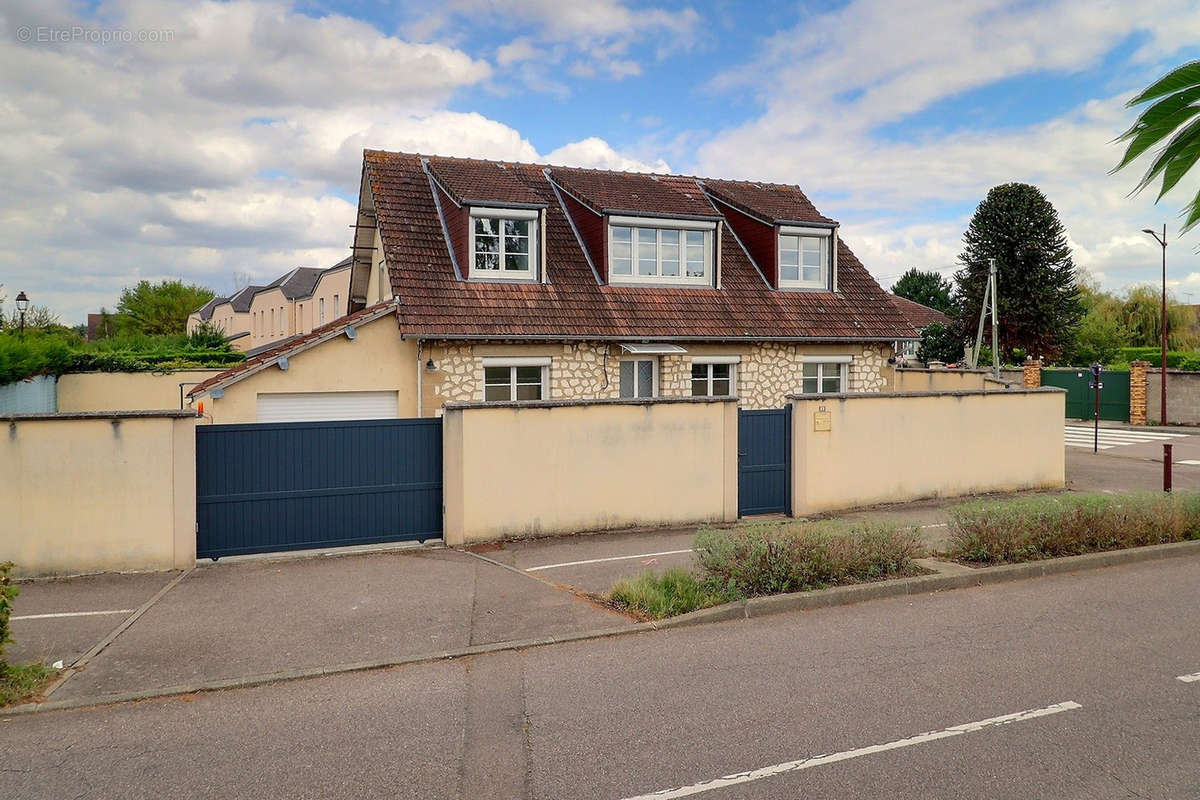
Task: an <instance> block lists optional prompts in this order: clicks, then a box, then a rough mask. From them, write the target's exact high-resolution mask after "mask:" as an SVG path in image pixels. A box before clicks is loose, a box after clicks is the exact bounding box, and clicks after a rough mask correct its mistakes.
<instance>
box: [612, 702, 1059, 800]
mask: <svg viewBox="0 0 1200 800" xmlns="http://www.w3.org/2000/svg"><path fill="white" fill-rule="evenodd" d="M1077 708H1082V706H1081V705H1079V703H1076V702H1074V701H1071V700H1068V701H1066V702H1063V703H1055V704H1054V705H1052V706H1046V707H1045V708H1034V709H1030V710H1029V711H1019V712H1017V713H1016V714H1005V715H1004V716H1002V717H992V718H991V719H984V720H980V721H979V722H967V723H965V724H963V725H955V726H954V727H952V728H943V729H942V730H940V731H930V732H928V733H921V734H917V735H916V736H910V737H909V738H907V739H897V740H896V741H894V742H888V743H887V744H874V745H871V746H870V747H860V748H858V749H857V750H845V751H843V752H841V753H833V754H832V755H820V756H811V757H809V758H802V759H800V760H798V761H786V762H784V763H782V764H775V765H773V766H770V767H761V768H759V769H755V770H750V771H749V772H737V773H734V774H732V775H725V776H724V777H721V778H714V779H713V780H709V781H704V782H702V783H694V784H692V785H690V786H679V787H677V788H674V789H661V790H659V791H657V792H651V793H650V794H639V795H637V796H636V797H629V798H626V800H667V799H668V798H675V797H688V796H690V795H694V794H700V793H701V792H708V791H712V790H713V789H723V788H725V787H727V786H737V785H739V784H742V783H750V782H752V781H759V780H762V779H763V778H771V777H774V776H776V775H783V774H785V773H788V772H796V771H798V770H802V769H811V768H813V767H820V766H822V765H824V764H835V763H837V762H839V761H848V760H849V759H852V758H858V757H860V756H869V755H873V754H875V753H884V752H887V751H888V750H899V749H900V748H902V747H911V746H913V745H915V744H924V743H925V742H935V741H937V740H938V739H949V738H950V737H952V736H961V735H963V734H964V733H975V732H976V731H981V730H983V729H985V728H993V727H996V726H999V725H1009V724H1011V723H1014V722H1025V721H1026V720H1031V719H1037V718H1038V717H1048V716H1050V715H1051V714H1059V713H1062V712H1063V711H1072V710H1074V709H1077Z"/></svg>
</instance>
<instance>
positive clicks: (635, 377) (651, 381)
mask: <svg viewBox="0 0 1200 800" xmlns="http://www.w3.org/2000/svg"><path fill="white" fill-rule="evenodd" d="M620 384H621V390H620V394H621V397H623V398H642V397H658V359H657V358H625V359H622V360H621V379H620Z"/></svg>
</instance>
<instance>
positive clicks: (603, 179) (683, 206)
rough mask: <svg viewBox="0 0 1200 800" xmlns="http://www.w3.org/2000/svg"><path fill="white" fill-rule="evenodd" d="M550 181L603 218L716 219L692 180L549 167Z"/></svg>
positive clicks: (678, 177) (675, 176)
mask: <svg viewBox="0 0 1200 800" xmlns="http://www.w3.org/2000/svg"><path fill="white" fill-rule="evenodd" d="M526 169H527V170H528V169H529V167H528V166H526ZM550 177H551V178H553V179H554V182H555V183H557V184H559V185H560V186H562V187H563V188H564V189H566V190H567V191H568V192H570V193H571V194H573V195H575V197H576V198H578V199H579V200H580V201H581V202H583V203H584V204H585V205H587V206H589V207H590V208H592V209H593V210H595V211H600V212H603V213H606V214H607V213H619V212H621V211H632V212H636V213H639V214H654V215H657V216H668V217H669V216H675V215H679V214H686V215H688V216H700V217H716V216H719V215H718V214H717V212H716V210H715V209H714V208H713V207H712V204H711V203H709V202H708V199H707V198H705V196H704V192H702V191H701V190H700V187H699V186H698V185H697V184H696V181H695V179H694V178H686V177H683V176H680V175H650V174H646V173H640V172H609V171H606V170H599V169H575V168H570V167H551V168H550Z"/></svg>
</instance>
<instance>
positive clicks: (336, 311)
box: [333, 294, 342, 319]
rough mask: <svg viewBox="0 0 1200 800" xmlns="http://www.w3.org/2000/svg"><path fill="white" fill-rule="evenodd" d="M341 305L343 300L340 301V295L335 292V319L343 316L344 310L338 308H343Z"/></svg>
mask: <svg viewBox="0 0 1200 800" xmlns="http://www.w3.org/2000/svg"><path fill="white" fill-rule="evenodd" d="M341 305H342V304H341V302H339V300H338V296H337V295H336V294H335V295H334V296H333V318H334V319H337V318H338V317H340V316H342V312H341V311H339V310H338V309H339V308H341Z"/></svg>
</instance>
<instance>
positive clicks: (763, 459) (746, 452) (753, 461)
mask: <svg viewBox="0 0 1200 800" xmlns="http://www.w3.org/2000/svg"><path fill="white" fill-rule="evenodd" d="M791 443H792V413H791V408H790V407H789V408H775V409H770V410H766V411H750V410H745V409H742V410H740V411H738V515H739V516H747V515H750V514H771V513H782V514H790V513H791V510H792V498H791V494H792V447H791Z"/></svg>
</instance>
